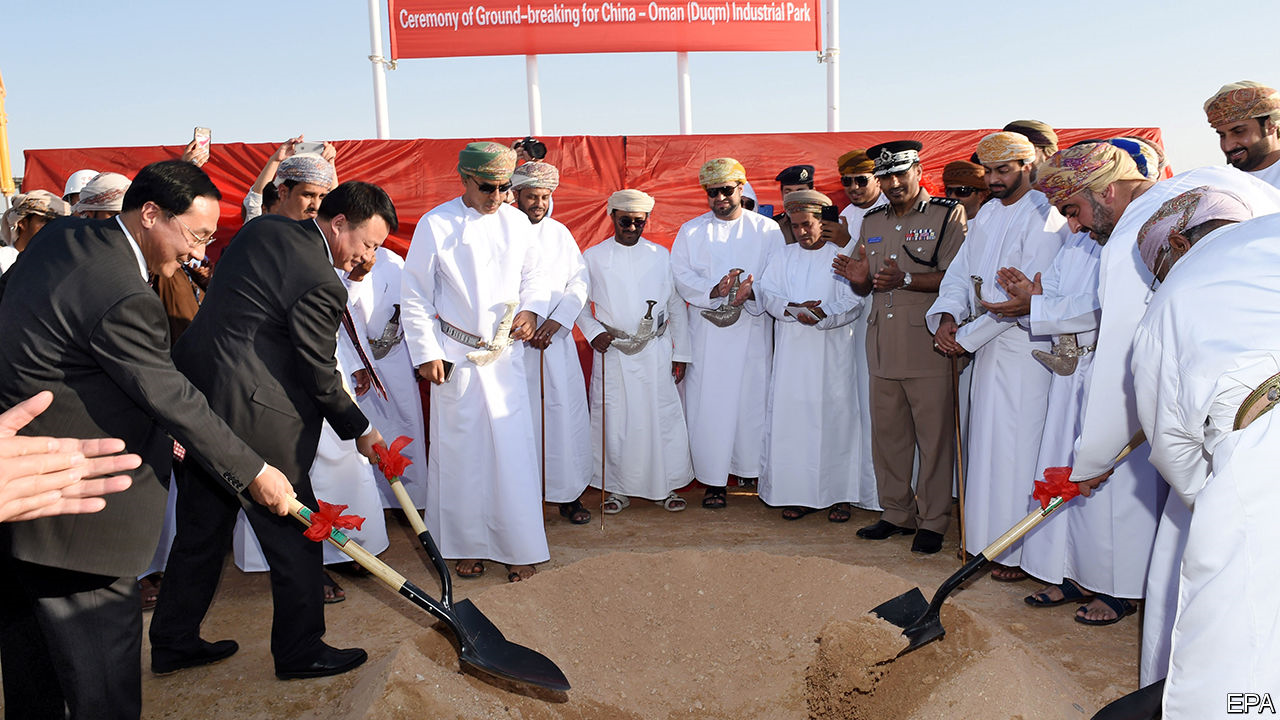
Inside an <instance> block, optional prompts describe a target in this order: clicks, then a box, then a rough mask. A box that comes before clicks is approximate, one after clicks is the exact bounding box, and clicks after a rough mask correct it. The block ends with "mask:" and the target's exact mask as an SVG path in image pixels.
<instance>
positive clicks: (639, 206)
mask: <svg viewBox="0 0 1280 720" xmlns="http://www.w3.org/2000/svg"><path fill="white" fill-rule="evenodd" d="M608 208H609V212H613V211H614V210H621V211H622V212H642V213H647V212H653V196H652V195H649V194H648V193H645V192H641V191H640V190H619V191H618V192H616V193H614V194H612V195H610V196H609V205H608Z"/></svg>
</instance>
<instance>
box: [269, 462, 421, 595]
mask: <svg viewBox="0 0 1280 720" xmlns="http://www.w3.org/2000/svg"><path fill="white" fill-rule="evenodd" d="M397 485H398V484H397ZM289 514H290V515H292V516H294V517H295V518H297V519H298V522H300V523H302V524H303V525H306V526H307V527H311V510H309V509H308V508H307V506H305V505H303V504H302V503H300V502H298V499H297V498H289ZM419 522H421V521H419ZM327 539H328V541H329V543H330V544H331V545H333V546H334V547H336V548H338V549H339V550H341V551H342V552H343V553H344V554H346V556H347V557H349V558H351V559H352V560H355V561H356V563H358V564H359V565H360V567H362V568H364V569H365V570H368V571H369V572H370V573H372V574H373V576H374V577H376V578H378V580H380V581H381V582H382V583H383V584H384V585H386V586H387V587H389V588H391V589H392V590H395V591H396V592H399V591H400V588H401V587H403V586H404V584H405V578H404V576H403V575H401V574H400V573H398V572H396V571H395V570H394V569H392V567H391V566H390V565H387V564H386V563H384V562H382V561H381V560H379V559H378V558H376V557H374V555H373V553H370V552H369V551H368V550H365V549H364V548H362V547H360V544H359V543H357V542H356V541H355V540H352V539H351V538H349V537H347V536H346V535H344V534H343V533H342V531H341V530H338V529H336V528H335V529H333V530H330V531H329V537H328V538H327Z"/></svg>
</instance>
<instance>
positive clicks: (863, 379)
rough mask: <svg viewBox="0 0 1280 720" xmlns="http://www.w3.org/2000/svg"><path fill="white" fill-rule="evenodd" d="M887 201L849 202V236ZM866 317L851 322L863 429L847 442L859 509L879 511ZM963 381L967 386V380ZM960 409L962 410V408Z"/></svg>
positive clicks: (843, 213) (844, 212)
mask: <svg viewBox="0 0 1280 720" xmlns="http://www.w3.org/2000/svg"><path fill="white" fill-rule="evenodd" d="M887 202H889V200H888V199H887V198H885V196H884V193H881V194H880V197H879V198H877V199H876V201H875V202H874V203H871V205H869V206H867V207H865V208H860V207H858V206H857V205H854V204H852V203H850V204H849V205H848V206H847V207H845V209H844V210H841V211H840V217H842V218H844V219H845V222H847V223H848V224H849V235H850V237H852V238H853V240H854V241H856V240H857V239H858V233H859V232H861V231H862V221H863V219H864V218H865V217H866V216H867V211H868V210H870V209H871V208H874V207H877V206H879V205H883V204H884V203H887ZM848 251H849V248H845V249H844V250H843V251H842V252H845V253H847V252H848ZM867 317H868V313H865V312H862V313H858V317H857V319H855V320H854V321H853V345H854V352H853V381H854V384H855V385H856V387H857V390H858V418H859V419H858V423H859V427H860V428H862V432H860V433H859V434H858V435H855V436H854V437H852V438H851V439H850V442H852V443H853V444H855V445H857V446H858V447H857V457H858V458H860V461H859V470H858V483H859V490H858V495H859V496H860V497H862V502H860V503H856V504H857V506H858V507H860V508H865V509H867V510H875V511H880V510H882V509H883V508H881V507H880V497H879V494H878V491H877V490H876V466H875V463H874V462H872V460H871V370H870V369H869V368H868V367H867ZM966 378H967V375H966ZM965 382H966V385H965V387H966V388H967V387H968V384H967V383H968V381H967V380H965ZM965 402H966V403H967V402H968V401H967V400H966V401H965ZM960 409H961V411H963V410H964V409H965V408H964V407H961V408H960Z"/></svg>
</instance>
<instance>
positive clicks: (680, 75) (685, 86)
mask: <svg viewBox="0 0 1280 720" xmlns="http://www.w3.org/2000/svg"><path fill="white" fill-rule="evenodd" d="M692 96H693V93H692V91H691V89H690V87H689V53H687V52H678V53H676V97H677V99H678V101H679V107H680V134H681V135H692V134H693V101H692Z"/></svg>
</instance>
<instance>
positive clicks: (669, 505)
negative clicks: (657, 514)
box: [656, 490, 689, 512]
mask: <svg viewBox="0 0 1280 720" xmlns="http://www.w3.org/2000/svg"><path fill="white" fill-rule="evenodd" d="M656 502H657V503H658V504H659V505H661V506H662V509H663V510H666V511H667V512H680V511H681V510H683V509H685V508H687V507H689V503H687V502H685V501H684V498H682V497H680V496H679V495H677V494H676V491H675V490H672V491H671V492H669V493H667V496H666V497H664V498H662V499H661V500H658V501H656Z"/></svg>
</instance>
